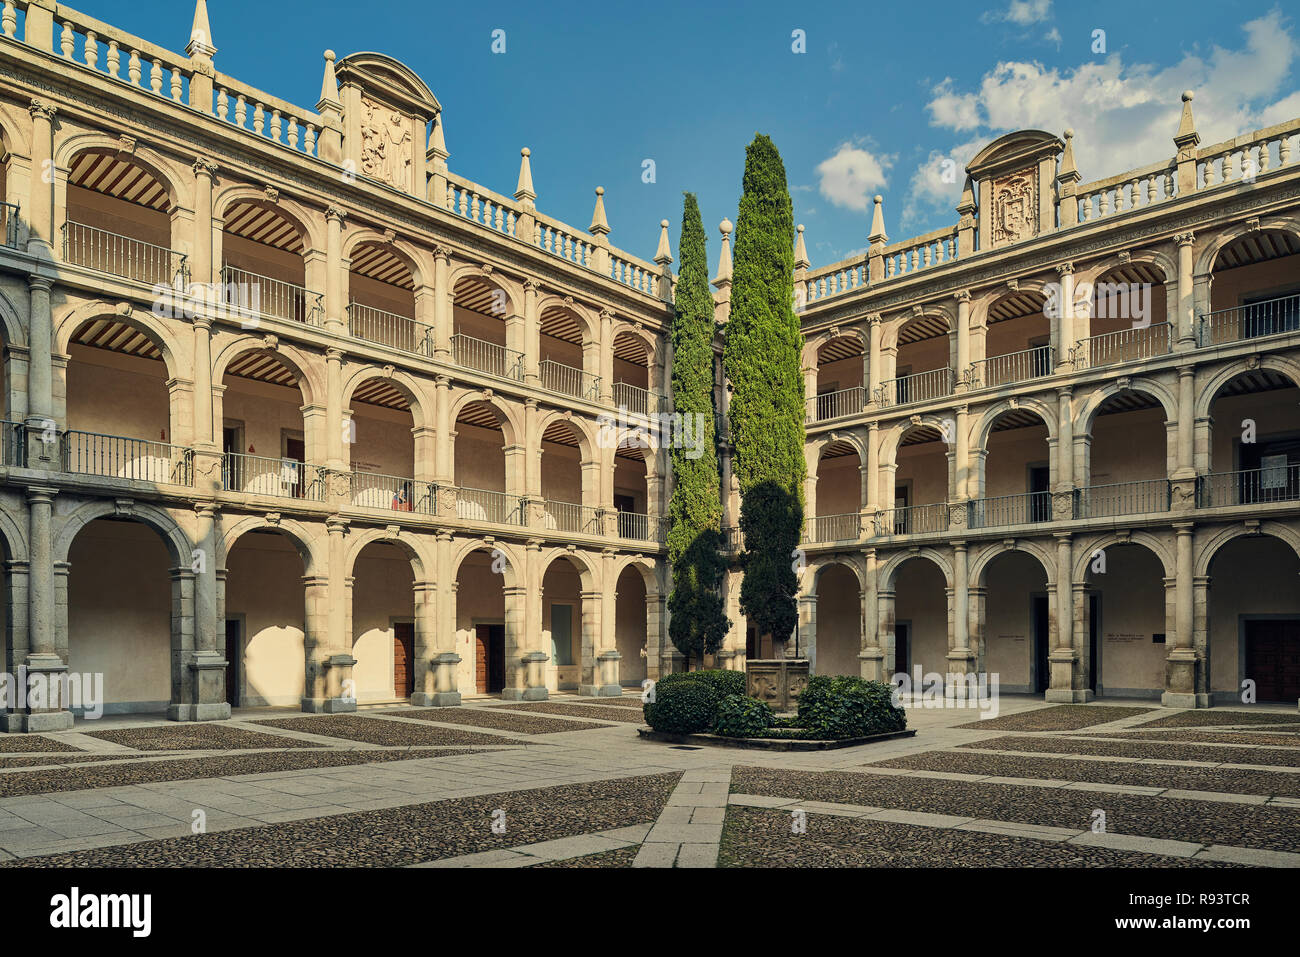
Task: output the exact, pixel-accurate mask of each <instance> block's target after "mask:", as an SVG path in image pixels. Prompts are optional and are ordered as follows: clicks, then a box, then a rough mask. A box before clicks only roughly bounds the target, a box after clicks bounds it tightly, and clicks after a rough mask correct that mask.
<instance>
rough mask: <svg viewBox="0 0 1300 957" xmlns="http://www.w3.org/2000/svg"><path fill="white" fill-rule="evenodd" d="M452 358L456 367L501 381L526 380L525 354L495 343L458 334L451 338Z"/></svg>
mask: <svg viewBox="0 0 1300 957" xmlns="http://www.w3.org/2000/svg"><path fill="white" fill-rule="evenodd" d="M451 358H452V361H453V362H455V363H456V365H458V366H460V367H461V368H464V369H473V370H475V371H476V372H485V373H487V374H488V375H494V376H497V377H498V378H501V379H516V380H520V381H522V380H523V378H524V354H523V353H522V352H515V351H514V350H513V349H507V348H506V347H505V346H499V345H497V344H496V343H495V342H487V341H485V340H483V339H475V338H474V337H473V336H466V335H463V334H457V335H454V336H452V337H451Z"/></svg>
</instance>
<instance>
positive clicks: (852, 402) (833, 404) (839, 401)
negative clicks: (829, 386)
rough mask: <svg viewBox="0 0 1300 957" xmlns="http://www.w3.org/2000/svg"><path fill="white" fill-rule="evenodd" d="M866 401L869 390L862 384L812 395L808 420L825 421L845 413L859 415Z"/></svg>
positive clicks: (809, 402)
mask: <svg viewBox="0 0 1300 957" xmlns="http://www.w3.org/2000/svg"><path fill="white" fill-rule="evenodd" d="M866 401H867V390H866V389H864V388H863V387H862V386H860V385H855V386H853V387H852V388H850V389H840V390H839V391H838V392H824V393H822V394H821V395H816V396H812V397H811V398H809V399H808V421H809V422H825V421H826V420H827V419H838V418H839V417H840V416H843V415H857V414H858V413H859V412H861V411H862V407H863V406H864V405H865V404H866Z"/></svg>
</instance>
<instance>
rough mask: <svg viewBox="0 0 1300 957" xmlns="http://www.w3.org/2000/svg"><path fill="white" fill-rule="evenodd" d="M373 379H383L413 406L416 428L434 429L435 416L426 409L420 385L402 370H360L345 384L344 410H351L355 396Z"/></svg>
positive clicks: (365, 367)
mask: <svg viewBox="0 0 1300 957" xmlns="http://www.w3.org/2000/svg"><path fill="white" fill-rule="evenodd" d="M373 379H383V380H384V381H386V382H387V383H388V384H389V385H391V386H392V387H393V388H394V389H396V390H397V391H398V392H400V393H401V394H402V395H403V396H404V397H405V398H406V401H407V402H408V403H410V406H411V422H412V425H413V426H414V427H415V428H417V429H420V428H432V427H433V416H432V415H430V414H429V412H428V410H427V409H426V407H425V404H424V399H423V396H422V394H421V392H420V384H419V383H418V382H416V381H415V379H414V378H413V377H411V376H410V375H408V374H407V373H406V372H404V371H403V370H401V369H392V368H383V369H380V368H377V367H376V366H362V367H361V368H359V369H358V370H357V371H356V372H354V373H352V375H351V376H350V377H349V378H348V379H347V381H346V382H344V383H343V408H344V409H348V408H351V406H352V396H353V394H354V393H355V392H356V391H357V389H358V388H360V387H361V386H362V385H364V384H365V383H367V382H370V381H371V380H373Z"/></svg>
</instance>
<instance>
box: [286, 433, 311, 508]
mask: <svg viewBox="0 0 1300 957" xmlns="http://www.w3.org/2000/svg"><path fill="white" fill-rule="evenodd" d="M306 459H307V445H306V443H305V442H304V441H303V440H302V439H300V438H298V437H296V436H292V435H286V436H285V437H284V475H283V476H282V481H283V482H284V484H285V485H287V486H288V489H287V491H288V492H289V494H290V495H292V496H293V497H294V498H302V480H303V474H302V473H303V462H304V461H306Z"/></svg>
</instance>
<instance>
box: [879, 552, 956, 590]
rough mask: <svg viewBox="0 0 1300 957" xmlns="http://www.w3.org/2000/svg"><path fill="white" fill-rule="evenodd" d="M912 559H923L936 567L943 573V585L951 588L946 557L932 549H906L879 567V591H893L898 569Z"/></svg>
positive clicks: (950, 567)
mask: <svg viewBox="0 0 1300 957" xmlns="http://www.w3.org/2000/svg"><path fill="white" fill-rule="evenodd" d="M913 558H924V559H927V560H928V561H930V562H932V563H934V564H935V565H937V566H938V568H939V571H940V572H942V573H943V581H944V584H945V585H946V586H947V587H948V588H952V582H953V579H952V563H951V562H949V561H948V558H947V556H946V555H944V554H943V553H942V552H940V551H939V550H938V549H934V548H915V549H908V550H907V551H905V552H899V553H897V554H896V555H893V556H891V557H890V558H889V559H888V560H887V561H885V562H884V563H883V564H881V566H880V571H879V572H878V578H879V583H880V590H881V591H893V589H894V579H895V577H896V576H897V574H898V569H899V567H901V566H902V565H903V563H904V562H907V561H909V560H911V559H913Z"/></svg>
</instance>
